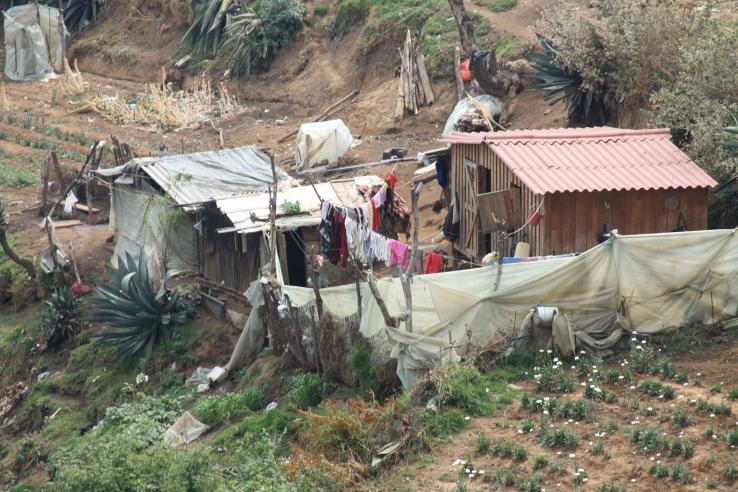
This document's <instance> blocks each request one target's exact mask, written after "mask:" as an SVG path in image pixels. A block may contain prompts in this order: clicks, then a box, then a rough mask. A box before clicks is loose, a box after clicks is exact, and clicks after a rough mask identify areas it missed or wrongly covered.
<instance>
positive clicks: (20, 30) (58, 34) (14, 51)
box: [3, 5, 68, 81]
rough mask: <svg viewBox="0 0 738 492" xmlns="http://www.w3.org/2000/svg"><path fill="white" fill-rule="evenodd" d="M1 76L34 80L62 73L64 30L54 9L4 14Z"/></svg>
mask: <svg viewBox="0 0 738 492" xmlns="http://www.w3.org/2000/svg"><path fill="white" fill-rule="evenodd" d="M3 27H4V32H5V75H7V77H8V78H9V79H10V80H16V81H25V80H37V79H42V78H44V77H46V76H47V75H49V74H52V73H54V72H56V73H61V72H63V71H64V57H65V56H66V53H65V51H66V36H67V34H68V33H67V29H66V27H65V26H64V19H63V17H62V15H61V13H60V12H59V10H58V9H55V8H53V7H46V6H43V5H21V6H19V7H13V8H11V9H8V10H7V12H4V24H3Z"/></svg>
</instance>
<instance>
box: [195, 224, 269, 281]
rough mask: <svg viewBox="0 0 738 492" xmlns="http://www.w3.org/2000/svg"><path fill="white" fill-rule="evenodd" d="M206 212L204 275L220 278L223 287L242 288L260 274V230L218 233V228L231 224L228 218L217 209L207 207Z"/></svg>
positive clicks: (218, 279) (202, 260) (210, 278)
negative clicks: (244, 233)
mask: <svg viewBox="0 0 738 492" xmlns="http://www.w3.org/2000/svg"><path fill="white" fill-rule="evenodd" d="M205 216H206V223H205V226H204V227H203V238H204V240H203V241H202V243H203V244H202V249H201V251H200V259H201V260H200V261H201V265H200V266H201V269H202V272H203V275H204V276H205V278H207V279H208V280H211V281H213V282H216V283H221V282H223V284H224V285H225V286H226V287H230V288H232V289H237V290H241V291H245V290H246V289H247V288H248V286H249V284H251V282H253V281H254V280H256V279H257V278H258V276H259V240H260V234H249V235H242V234H236V233H228V234H218V233H217V229H218V228H221V227H229V226H232V224H231V223H230V221H228V220H227V219H226V218H225V217H223V216H222V215H221V214H220V212H217V211H216V212H213V211H208V212H206V214H205ZM244 242H245V243H246V248H245V249H246V252H245V253H244V252H243V251H244V248H243V244H244Z"/></svg>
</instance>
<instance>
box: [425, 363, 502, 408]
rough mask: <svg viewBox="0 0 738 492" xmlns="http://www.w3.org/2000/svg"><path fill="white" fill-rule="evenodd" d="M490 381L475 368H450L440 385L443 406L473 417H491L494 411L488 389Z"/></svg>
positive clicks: (439, 391)
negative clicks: (454, 408)
mask: <svg viewBox="0 0 738 492" xmlns="http://www.w3.org/2000/svg"><path fill="white" fill-rule="evenodd" d="M489 384H490V383H489V381H488V380H487V379H486V378H485V377H484V376H483V375H482V374H481V373H480V372H479V371H478V370H477V369H475V368H473V367H464V366H454V367H451V368H449V369H448V370H447V371H446V373H445V374H444V375H443V377H442V381H441V382H440V383H439V385H438V393H439V398H440V400H441V402H442V403H443V404H446V405H449V406H452V407H456V408H461V409H464V410H466V411H467V412H469V413H471V414H473V415H490V414H492V412H493V411H494V407H493V406H492V401H491V400H490V397H489V393H488V392H487V390H486V388H487V387H488V386H489Z"/></svg>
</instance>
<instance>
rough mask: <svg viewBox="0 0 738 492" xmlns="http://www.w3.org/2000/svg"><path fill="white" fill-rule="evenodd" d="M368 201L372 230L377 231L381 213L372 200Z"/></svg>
mask: <svg viewBox="0 0 738 492" xmlns="http://www.w3.org/2000/svg"><path fill="white" fill-rule="evenodd" d="M369 203H370V204H371V207H372V230H373V231H378V230H379V228H380V227H382V214H381V213H380V208H379V207H377V206H376V204H375V203H374V200H372V201H371V202H369Z"/></svg>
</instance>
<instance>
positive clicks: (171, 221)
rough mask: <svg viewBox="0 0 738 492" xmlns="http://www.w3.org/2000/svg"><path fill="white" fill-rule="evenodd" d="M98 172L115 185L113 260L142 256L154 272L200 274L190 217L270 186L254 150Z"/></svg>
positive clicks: (284, 179)
mask: <svg viewBox="0 0 738 492" xmlns="http://www.w3.org/2000/svg"><path fill="white" fill-rule="evenodd" d="M276 171H277V181H278V183H279V186H280V187H288V186H291V185H292V183H293V180H292V178H290V177H289V176H287V174H286V173H285V172H284V171H282V170H281V169H279V168H277V169H276ZM95 172H96V173H97V174H98V175H100V176H103V177H106V178H109V179H113V180H114V181H113V186H112V193H111V212H110V227H111V228H112V229H115V230H116V232H117V237H116V244H115V253H114V257H113V261H115V259H116V258H117V257H119V256H121V255H122V254H124V253H126V252H128V253H130V254H132V255H133V256H134V257H138V254H139V251H143V252H144V254H145V255H146V257H147V263H148V265H149V268H150V269H151V270H152V271H157V269H156V268H157V265H158V266H159V268H160V267H162V266H165V267H166V268H168V269H174V270H182V271H185V270H186V271H196V270H197V266H198V262H197V234H198V233H197V230H196V229H195V225H196V222H197V218H196V217H195V216H194V215H193V214H192V212H195V211H197V210H198V209H199V207H200V206H201V205H202V204H204V203H206V202H208V201H210V200H216V199H219V198H224V197H228V196H233V195H238V194H248V193H261V192H264V191H266V190H267V188H268V187H269V185H271V183H272V170H271V161H270V159H269V156H267V155H266V154H265V153H263V152H262V151H260V150H258V149H256V148H255V147H240V148H236V149H228V150H218V151H212V152H200V153H196V154H186V155H176V156H163V157H145V158H137V159H133V160H131V161H130V162H128V163H126V164H123V165H121V166H118V167H115V168H110V169H99V170H97V171H95ZM174 206H177V207H174Z"/></svg>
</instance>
